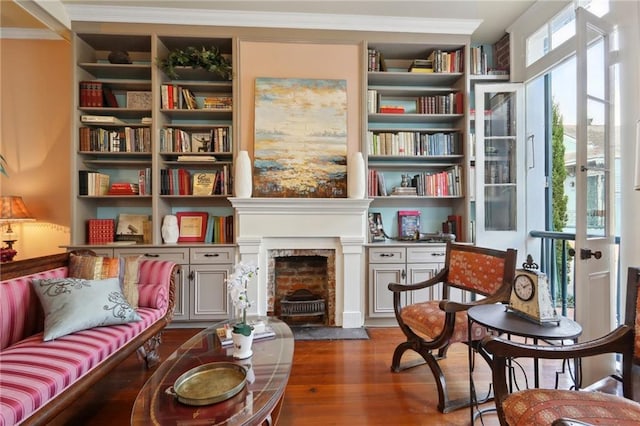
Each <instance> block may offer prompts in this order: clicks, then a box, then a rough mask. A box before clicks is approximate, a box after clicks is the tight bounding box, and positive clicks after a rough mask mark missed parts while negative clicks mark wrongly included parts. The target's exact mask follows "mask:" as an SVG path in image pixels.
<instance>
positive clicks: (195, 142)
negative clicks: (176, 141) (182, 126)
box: [191, 132, 211, 152]
mask: <svg viewBox="0 0 640 426" xmlns="http://www.w3.org/2000/svg"><path fill="white" fill-rule="evenodd" d="M191 152H211V132H201V133H192V134H191Z"/></svg>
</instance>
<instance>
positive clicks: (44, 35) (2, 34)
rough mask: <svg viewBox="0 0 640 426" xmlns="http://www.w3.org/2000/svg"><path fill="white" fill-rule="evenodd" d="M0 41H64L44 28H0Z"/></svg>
mask: <svg viewBox="0 0 640 426" xmlns="http://www.w3.org/2000/svg"><path fill="white" fill-rule="evenodd" d="M0 39H24V40H64V37H62V36H60V35H59V34H57V33H55V32H53V31H51V30H49V29H44V28H43V29H37V28H0Z"/></svg>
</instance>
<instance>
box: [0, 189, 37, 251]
mask: <svg viewBox="0 0 640 426" xmlns="http://www.w3.org/2000/svg"><path fill="white" fill-rule="evenodd" d="M32 220H35V218H34V217H33V215H31V213H30V212H29V210H28V209H27V206H25V205H24V201H22V197H17V196H13V195H10V196H7V197H5V196H2V197H0V223H1V224H3V225H4V223H6V224H7V230H6V232H5V233H4V234H3V237H5V238H4V239H3V240H2V241H3V242H4V243H5V244H6V246H5V247H2V248H0V262H9V261H11V260H13V258H14V257H15V255H16V254H18V252H17V251H15V250H14V249H13V244H14V243H15V242H16V241H18V240H17V238H16V234H15V232H13V229H11V224H12V223H17V222H28V221H32Z"/></svg>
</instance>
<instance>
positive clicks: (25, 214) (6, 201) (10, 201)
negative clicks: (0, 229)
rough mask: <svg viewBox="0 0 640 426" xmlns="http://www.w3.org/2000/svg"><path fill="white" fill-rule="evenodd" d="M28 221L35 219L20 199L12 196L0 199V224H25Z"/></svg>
mask: <svg viewBox="0 0 640 426" xmlns="http://www.w3.org/2000/svg"><path fill="white" fill-rule="evenodd" d="M29 220H35V218H34V217H33V215H32V214H31V212H29V210H28V209H27V206H25V205H24V201H22V197H17V196H14V195H10V196H8V197H4V196H3V197H0V221H1V222H26V221H29Z"/></svg>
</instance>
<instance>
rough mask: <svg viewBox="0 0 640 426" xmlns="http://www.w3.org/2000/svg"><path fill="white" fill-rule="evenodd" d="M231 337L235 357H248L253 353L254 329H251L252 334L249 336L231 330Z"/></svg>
mask: <svg viewBox="0 0 640 426" xmlns="http://www.w3.org/2000/svg"><path fill="white" fill-rule="evenodd" d="M231 338H232V339H233V357H234V358H237V359H246V358H249V357H250V356H251V355H253V351H252V350H251V346H252V345H253V330H251V334H249V335H248V336H245V335H244V334H240V333H234V332H231Z"/></svg>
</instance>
